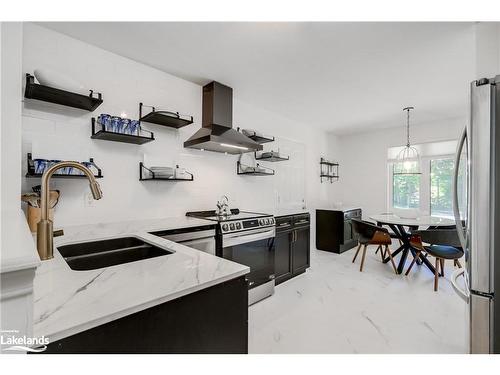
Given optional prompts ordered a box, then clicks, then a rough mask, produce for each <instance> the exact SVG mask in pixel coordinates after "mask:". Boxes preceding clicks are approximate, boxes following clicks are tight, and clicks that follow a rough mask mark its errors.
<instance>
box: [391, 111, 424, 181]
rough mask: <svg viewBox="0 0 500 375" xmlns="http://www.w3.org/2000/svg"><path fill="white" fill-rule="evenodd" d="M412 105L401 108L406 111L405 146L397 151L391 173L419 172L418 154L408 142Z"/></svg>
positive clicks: (407, 173) (410, 173) (409, 173)
mask: <svg viewBox="0 0 500 375" xmlns="http://www.w3.org/2000/svg"><path fill="white" fill-rule="evenodd" d="M412 109H415V108H414V107H406V108H403V111H406V146H404V147H403V148H402V149H401V151H399V153H398V156H397V158H396V162H395V163H394V166H393V174H406V175H412V174H421V173H420V155H419V153H418V150H417V149H416V148H415V147H413V146H412V145H411V144H410V111H411V110H412Z"/></svg>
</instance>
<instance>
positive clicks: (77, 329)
mask: <svg viewBox="0 0 500 375" xmlns="http://www.w3.org/2000/svg"><path fill="white" fill-rule="evenodd" d="M249 272H250V271H249V268H247V269H245V270H241V271H238V272H235V273H234V274H231V275H227V276H224V277H221V278H219V279H214V280H211V281H210V282H207V283H205V284H202V285H197V286H195V287H193V288H189V289H185V290H182V291H179V292H178V293H173V294H170V295H168V296H165V297H162V298H157V299H155V300H152V301H148V302H146V303H142V304H139V305H136V306H133V307H130V308H128V309H125V310H122V311H119V312H116V313H113V314H110V315H108V316H105V317H102V318H99V319H94V320H92V321H88V322H85V323H83V324H80V325H77V326H74V327H71V328H68V329H66V330H62V331H59V332H56V333H53V334H49V335H47V336H46V337H48V338H49V340H50V342H51V343H53V342H56V341H59V340H62V339H65V338H67V337H70V336H73V335H76V334H78V333H81V332H84V331H87V330H89V329H92V328H96V327H99V326H101V325H103V324H106V323H110V322H112V321H115V320H118V319H121V318H124V317H126V316H129V315H132V314H135V313H138V312H141V311H144V310H147V309H149V308H151V307H154V306H158V305H161V304H163V303H166V302H170V301H173V300H175V299H177V298H181V297H184V296H187V295H189V294H192V293H195V292H198V291H201V290H204V289H207V288H210V287H212V286H215V285H218V284H221V283H223V282H226V281H229V280H233V279H236V278H238V277H241V276H244V275H246V274H247V273H249Z"/></svg>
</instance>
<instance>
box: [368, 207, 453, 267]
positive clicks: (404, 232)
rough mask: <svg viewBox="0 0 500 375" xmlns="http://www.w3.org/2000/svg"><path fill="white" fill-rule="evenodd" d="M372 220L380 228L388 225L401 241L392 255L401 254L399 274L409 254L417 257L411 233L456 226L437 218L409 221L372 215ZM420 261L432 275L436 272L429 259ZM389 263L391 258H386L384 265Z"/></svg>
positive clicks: (426, 217)
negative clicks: (411, 240) (418, 230)
mask: <svg viewBox="0 0 500 375" xmlns="http://www.w3.org/2000/svg"><path fill="white" fill-rule="evenodd" d="M370 219H371V220H373V221H375V222H377V225H378V226H383V225H386V226H388V227H390V228H391V230H392V231H393V232H394V234H395V235H396V237H397V238H398V239H399V240H400V241H401V246H400V247H399V248H398V249H397V250H396V251H394V252H393V253H392V256H393V257H395V256H396V255H398V254H400V253H401V259H400V260H399V264H398V268H397V270H398V273H402V272H403V268H404V266H405V263H406V258H408V254H411V255H412V256H413V257H415V256H416V252H415V249H414V248H413V247H412V246H411V244H410V237H411V231H413V230H417V229H418V228H419V227H424V228H425V229H437V228H439V227H454V226H455V221H454V220H451V219H446V218H442V217H436V216H419V217H417V218H414V219H409V218H403V217H399V216H397V215H394V214H380V215H372V216H370ZM406 228H408V229H406ZM424 228H422V229H424ZM419 259H420V260H418V261H417V264H422V263H423V264H425V265H426V266H427V268H429V269H430V270H431V271H432V273H434V272H435V269H434V266H433V265H432V264H431V262H429V260H428V259H427V257H422V256H421V257H419ZM387 262H389V258H386V259H385V260H384V263H387Z"/></svg>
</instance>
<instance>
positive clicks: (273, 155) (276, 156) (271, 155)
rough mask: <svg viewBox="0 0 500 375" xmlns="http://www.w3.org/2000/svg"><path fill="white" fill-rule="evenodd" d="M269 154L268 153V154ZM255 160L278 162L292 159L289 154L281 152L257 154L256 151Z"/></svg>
mask: <svg viewBox="0 0 500 375" xmlns="http://www.w3.org/2000/svg"><path fill="white" fill-rule="evenodd" d="M266 154H267V155H266ZM255 160H262V161H269V162H278V161H286V160H290V157H289V156H286V157H285V156H281V155H280V154H279V152H274V151H271V152H264V153H262V154H260V155H257V152H255Z"/></svg>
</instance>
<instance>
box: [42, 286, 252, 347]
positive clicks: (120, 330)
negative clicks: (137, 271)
mask: <svg viewBox="0 0 500 375" xmlns="http://www.w3.org/2000/svg"><path fill="white" fill-rule="evenodd" d="M145 293H147V291H145ZM247 352H248V288H247V283H246V281H245V278H244V277H239V278H237V279H234V280H230V281H227V282H224V283H221V284H218V285H215V286H213V287H210V288H207V289H204V290H201V291H198V292H195V293H192V294H189V295H187V296H184V297H180V298H177V299H175V300H173V301H169V302H166V303H163V304H161V305H158V306H154V307H151V308H149V309H147V310H144V311H140V312H138V313H135V314H132V315H129V316H126V317H123V318H120V319H117V320H114V321H112V322H109V323H106V324H103V325H101V326H98V327H95V328H92V329H90V330H87V331H84V332H81V333H78V334H76V335H74V336H70V337H67V338H65V339H62V340H59V341H55V342H53V343H50V344H49V345H48V347H47V350H46V351H45V352H43V353H75V354H78V353H89V354H90V353H94V354H99V353H128V354H135V353H176V354H183V353H190V354H199V353H207V354H217V353H220V354H223V353H239V354H245V353H247Z"/></svg>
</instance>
